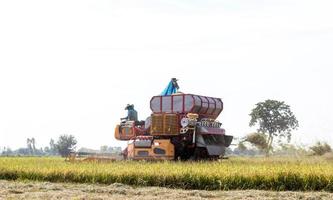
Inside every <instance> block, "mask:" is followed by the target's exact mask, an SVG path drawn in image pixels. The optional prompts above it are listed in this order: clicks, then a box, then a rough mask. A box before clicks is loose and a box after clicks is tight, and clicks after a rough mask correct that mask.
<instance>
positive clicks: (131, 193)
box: [0, 180, 333, 200]
mask: <svg viewBox="0 0 333 200" xmlns="http://www.w3.org/2000/svg"><path fill="white" fill-rule="evenodd" d="M0 199H100V200H102V199H121V200H124V199H158V200H161V199H333V193H327V192H273V191H258V190H244V191H240V190H237V191H201V190H180V189H168V188H159V187H131V186H127V185H123V184H119V183H115V184H111V185H98V184H70V183H48V182H16V181H2V180H0Z"/></svg>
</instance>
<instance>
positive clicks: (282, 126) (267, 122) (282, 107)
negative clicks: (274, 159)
mask: <svg viewBox="0 0 333 200" xmlns="http://www.w3.org/2000/svg"><path fill="white" fill-rule="evenodd" d="M250 116H251V120H250V126H255V125H258V126H259V127H258V132H259V133H262V134H267V136H268V137H267V149H266V155H267V156H268V155H269V152H270V150H271V149H272V144H273V138H274V137H279V138H287V140H288V142H289V141H290V138H291V131H292V130H294V129H297V127H298V121H297V119H296V117H295V115H294V114H293V113H292V112H291V110H290V106H289V105H287V104H285V103H284V102H283V101H276V100H266V101H264V102H259V103H257V104H256V107H255V108H254V109H253V110H252V112H251V113H250Z"/></svg>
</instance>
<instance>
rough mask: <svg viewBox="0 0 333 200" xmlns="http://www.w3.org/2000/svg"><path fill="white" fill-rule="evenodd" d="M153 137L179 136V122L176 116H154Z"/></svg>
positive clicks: (151, 131)
mask: <svg viewBox="0 0 333 200" xmlns="http://www.w3.org/2000/svg"><path fill="white" fill-rule="evenodd" d="M151 119H152V122H151V129H150V133H151V135H178V134H179V120H178V116H177V115H176V114H152V115H151Z"/></svg>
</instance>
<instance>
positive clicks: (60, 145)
mask: <svg viewBox="0 0 333 200" xmlns="http://www.w3.org/2000/svg"><path fill="white" fill-rule="evenodd" d="M76 144H77V141H76V139H75V137H74V136H73V135H60V137H59V139H58V141H57V143H56V144H55V146H56V149H57V150H58V152H59V154H60V155H61V156H62V157H66V156H68V155H69V154H70V152H71V151H74V150H75V148H76V146H75V145H76Z"/></svg>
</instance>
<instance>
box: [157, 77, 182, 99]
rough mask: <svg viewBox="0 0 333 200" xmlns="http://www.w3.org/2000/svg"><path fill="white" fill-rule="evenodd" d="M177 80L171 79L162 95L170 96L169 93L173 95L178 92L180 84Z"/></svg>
mask: <svg viewBox="0 0 333 200" xmlns="http://www.w3.org/2000/svg"><path fill="white" fill-rule="evenodd" d="M175 81H176V80H174V79H171V81H170V82H169V84H168V86H167V87H166V88H165V89H164V90H163V92H162V93H161V95H162V96H168V95H172V94H175V93H177V91H178V88H177V87H178V85H177V82H175Z"/></svg>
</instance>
